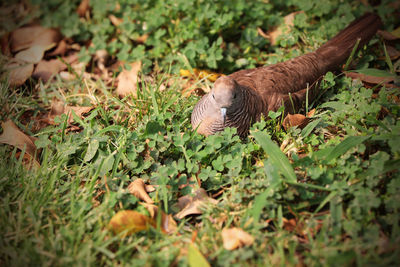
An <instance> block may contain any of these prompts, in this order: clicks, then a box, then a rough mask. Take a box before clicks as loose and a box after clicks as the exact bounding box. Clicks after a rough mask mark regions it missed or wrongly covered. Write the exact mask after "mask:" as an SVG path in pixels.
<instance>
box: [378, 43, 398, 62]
mask: <svg viewBox="0 0 400 267" xmlns="http://www.w3.org/2000/svg"><path fill="white" fill-rule="evenodd" d="M386 51H387V53H388V55H389V58H390V59H391V60H396V59H397V58H398V57H400V51H398V50H397V49H396V48H394V47H393V46H390V45H387V46H386ZM384 57H385V55H383V57H382V59H384Z"/></svg>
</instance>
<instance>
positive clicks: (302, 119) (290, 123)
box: [283, 114, 309, 130]
mask: <svg viewBox="0 0 400 267" xmlns="http://www.w3.org/2000/svg"><path fill="white" fill-rule="evenodd" d="M308 122H309V119H308V118H307V117H306V116H304V115H302V114H288V115H287V116H286V117H285V119H284V120H283V127H284V128H285V130H288V129H289V128H290V127H294V126H297V127H299V128H300V129H303V128H304V127H306V126H307V124H308Z"/></svg>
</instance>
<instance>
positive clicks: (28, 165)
mask: <svg viewBox="0 0 400 267" xmlns="http://www.w3.org/2000/svg"><path fill="white" fill-rule="evenodd" d="M20 156H21V152H20V151H18V152H17V153H16V154H15V157H16V158H17V159H19V157H20ZM22 166H24V168H25V169H27V170H32V169H35V170H37V169H39V168H40V163H39V161H37V160H36V159H35V158H33V156H31V155H30V154H28V153H25V154H24V156H23V157H22Z"/></svg>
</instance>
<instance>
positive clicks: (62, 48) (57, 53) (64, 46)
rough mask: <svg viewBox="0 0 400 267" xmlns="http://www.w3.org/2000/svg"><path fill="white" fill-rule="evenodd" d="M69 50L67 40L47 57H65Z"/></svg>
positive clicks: (61, 42)
mask: <svg viewBox="0 0 400 267" xmlns="http://www.w3.org/2000/svg"><path fill="white" fill-rule="evenodd" d="M67 49H68V44H67V41H66V40H65V39H62V40H61V41H60V42H59V43H58V45H57V47H56V48H55V49H54V50H53V51H50V52H48V53H46V56H49V57H54V56H64V55H65V53H66V52H67Z"/></svg>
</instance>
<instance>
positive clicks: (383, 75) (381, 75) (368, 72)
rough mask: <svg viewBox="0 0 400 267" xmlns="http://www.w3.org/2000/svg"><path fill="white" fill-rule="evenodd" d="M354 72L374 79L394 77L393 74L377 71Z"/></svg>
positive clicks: (362, 70) (363, 70)
mask: <svg viewBox="0 0 400 267" xmlns="http://www.w3.org/2000/svg"><path fill="white" fill-rule="evenodd" d="M355 72H358V73H361V74H365V75H369V76H375V77H394V75H393V73H390V72H388V71H385V70H379V69H361V70H355Z"/></svg>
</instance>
